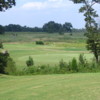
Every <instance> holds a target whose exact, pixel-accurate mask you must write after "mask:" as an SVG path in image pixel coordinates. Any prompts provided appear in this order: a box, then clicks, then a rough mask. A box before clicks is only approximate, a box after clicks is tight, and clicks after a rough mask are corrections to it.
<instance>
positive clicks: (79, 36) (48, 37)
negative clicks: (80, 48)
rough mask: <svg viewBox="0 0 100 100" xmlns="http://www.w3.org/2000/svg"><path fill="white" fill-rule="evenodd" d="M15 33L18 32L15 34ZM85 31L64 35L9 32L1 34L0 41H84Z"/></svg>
mask: <svg viewBox="0 0 100 100" xmlns="http://www.w3.org/2000/svg"><path fill="white" fill-rule="evenodd" d="M14 34H17V36H15V35H14ZM83 34H84V33H73V36H70V33H65V34H64V35H59V34H58V33H54V34H48V33H44V32H41V33H38V32H7V33H5V34H4V35H0V41H2V42H31V41H37V40H43V41H49V42H65V41H67V42H83V41H84V39H85V37H84V35H83Z"/></svg>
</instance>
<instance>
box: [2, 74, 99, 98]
mask: <svg viewBox="0 0 100 100" xmlns="http://www.w3.org/2000/svg"><path fill="white" fill-rule="evenodd" d="M99 93H100V74H99V73H95V74H93V73H86V74H66V75H36V76H4V75H0V100H100V94H99Z"/></svg>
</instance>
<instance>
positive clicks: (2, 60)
mask: <svg viewBox="0 0 100 100" xmlns="http://www.w3.org/2000/svg"><path fill="white" fill-rule="evenodd" d="M8 57H9V53H8V52H7V51H4V52H0V73H2V74H5V68H6V67H7V61H8Z"/></svg>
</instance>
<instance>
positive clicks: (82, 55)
mask: <svg viewBox="0 0 100 100" xmlns="http://www.w3.org/2000/svg"><path fill="white" fill-rule="evenodd" d="M79 64H80V65H83V67H85V64H86V59H85V57H84V54H80V55H79Z"/></svg>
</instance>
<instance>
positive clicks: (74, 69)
mask: <svg viewBox="0 0 100 100" xmlns="http://www.w3.org/2000/svg"><path fill="white" fill-rule="evenodd" d="M71 70H72V71H75V72H78V64H77V60H76V58H73V59H72V62H71Z"/></svg>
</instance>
